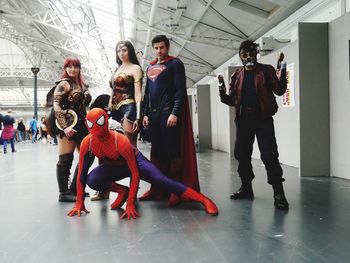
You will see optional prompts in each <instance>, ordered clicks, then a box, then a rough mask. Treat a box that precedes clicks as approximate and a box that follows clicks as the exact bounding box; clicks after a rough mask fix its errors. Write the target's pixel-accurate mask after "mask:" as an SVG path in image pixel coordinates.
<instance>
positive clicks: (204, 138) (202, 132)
mask: <svg viewBox="0 0 350 263" xmlns="http://www.w3.org/2000/svg"><path fill="white" fill-rule="evenodd" d="M197 107H198V110H197V112H198V139H199V145H198V150H199V151H202V150H204V149H211V147H212V143H211V113H210V85H197Z"/></svg>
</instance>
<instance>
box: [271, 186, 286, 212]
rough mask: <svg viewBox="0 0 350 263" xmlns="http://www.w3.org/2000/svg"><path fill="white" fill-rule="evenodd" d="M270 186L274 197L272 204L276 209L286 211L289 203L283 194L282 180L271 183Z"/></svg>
mask: <svg viewBox="0 0 350 263" xmlns="http://www.w3.org/2000/svg"><path fill="white" fill-rule="evenodd" d="M272 188H273V198H274V199H275V202H274V205H275V207H276V209H279V210H284V211H288V210H289V204H288V202H287V199H286V196H285V195H284V190H283V185H282V182H279V183H275V184H273V185H272Z"/></svg>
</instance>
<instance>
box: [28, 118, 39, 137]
mask: <svg viewBox="0 0 350 263" xmlns="http://www.w3.org/2000/svg"><path fill="white" fill-rule="evenodd" d="M29 127H30V132H31V133H32V143H35V142H36V134H37V132H38V121H37V120H36V117H35V116H33V119H32V120H31V121H30V123H29Z"/></svg>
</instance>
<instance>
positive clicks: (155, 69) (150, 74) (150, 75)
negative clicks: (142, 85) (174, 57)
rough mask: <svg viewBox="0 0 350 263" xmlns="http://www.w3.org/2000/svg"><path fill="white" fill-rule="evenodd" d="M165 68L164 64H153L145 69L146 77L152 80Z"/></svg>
mask: <svg viewBox="0 0 350 263" xmlns="http://www.w3.org/2000/svg"><path fill="white" fill-rule="evenodd" d="M165 69H166V66H164V65H162V64H157V65H154V66H152V67H150V68H149V70H148V71H147V77H148V78H149V79H150V80H152V81H153V82H154V81H155V80H156V79H157V78H158V76H159V75H160V74H161V73H162V72H163V71H164V70H165Z"/></svg>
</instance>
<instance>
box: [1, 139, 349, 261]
mask: <svg viewBox="0 0 350 263" xmlns="http://www.w3.org/2000/svg"><path fill="white" fill-rule="evenodd" d="M16 147H17V150H18V152H16V153H14V154H13V153H8V154H6V155H4V154H3V153H0V211H1V215H0V262H1V263H10V262H11V263H12V262H16V263H17V262H21V263H22V262H23V263H31V262H33V263H41V262H45V263H49V262H55V263H56V262H74V263H78V262H84V263H89V262H95V263H104V262H108V263H111V262H128V263H132V262H138V263H141V262H142V263H148V262H152V263H156V262H159V263H163V262H185V263H187V262H191V263H192V262H230V263H231V262H293V263H295V262H332V263H335V262H349V258H350V182H349V181H346V180H341V179H336V178H305V179H304V178H303V179H300V178H299V177H298V175H297V174H298V173H297V170H296V169H295V168H291V167H286V166H284V167H283V168H284V172H285V177H286V179H287V180H286V183H285V188H286V192H287V197H288V201H289V203H290V206H291V209H290V211H289V212H288V213H285V212H282V211H276V210H275V209H274V207H273V200H272V189H271V187H270V186H269V185H267V183H266V174H265V170H264V167H263V166H261V163H260V161H255V162H254V170H255V172H256V179H255V180H254V190H255V199H254V201H232V200H230V199H229V195H230V193H231V192H232V191H234V190H236V189H237V188H238V187H239V178H238V177H237V174H236V172H235V170H236V163H235V162H234V161H231V160H230V158H229V157H228V155H227V154H226V153H222V152H215V151H208V152H204V153H200V154H198V166H199V173H200V183H201V188H202V192H203V193H205V194H207V195H208V196H210V197H211V198H212V199H213V200H215V202H216V203H217V205H218V207H219V209H220V214H219V216H217V217H211V216H208V215H207V214H206V213H205V212H204V210H203V209H202V208H201V207H200V206H199V205H197V204H194V203H186V204H182V205H180V206H178V207H176V208H168V207H167V205H166V203H165V202H141V203H139V204H138V211H139V212H140V214H141V218H139V219H137V220H130V221H127V220H121V219H119V217H120V215H121V211H112V210H110V209H109V203H110V202H111V201H112V200H109V201H100V202H91V201H90V200H87V201H86V207H87V208H88V209H89V210H90V211H91V213H90V214H88V215H83V216H82V217H80V218H78V217H74V218H69V217H67V216H66V214H67V212H68V211H69V210H70V209H71V208H72V204H69V203H58V202H57V198H58V189H57V183H56V177H55V164H56V162H57V156H56V151H57V148H56V147H55V146H52V145H49V144H44V143H37V144H35V145H33V144H31V143H23V144H17V145H16ZM140 148H141V149H142V151H143V152H145V153H147V152H148V146H147V145H141V147H140ZM146 156H147V154H146ZM123 183H125V184H127V183H128V181H124V182H123ZM147 189H148V184H147V183H142V184H141V188H140V191H139V195H141V194H142V193H143V192H144V191H146V190H147ZM89 191H90V193H93V191H92V190H89ZM112 198H114V196H112ZM112 198H111V199H112Z"/></svg>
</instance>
